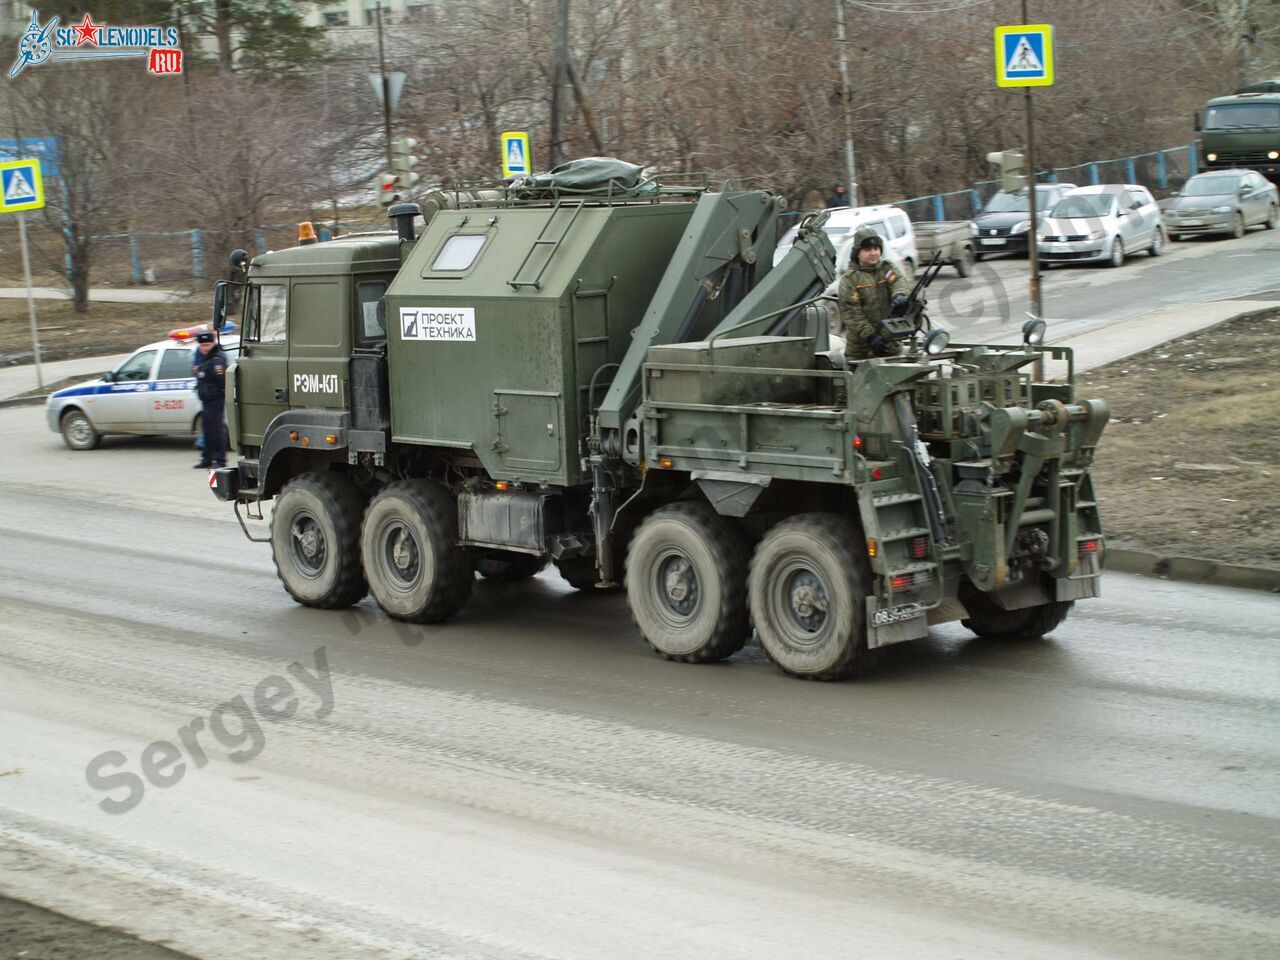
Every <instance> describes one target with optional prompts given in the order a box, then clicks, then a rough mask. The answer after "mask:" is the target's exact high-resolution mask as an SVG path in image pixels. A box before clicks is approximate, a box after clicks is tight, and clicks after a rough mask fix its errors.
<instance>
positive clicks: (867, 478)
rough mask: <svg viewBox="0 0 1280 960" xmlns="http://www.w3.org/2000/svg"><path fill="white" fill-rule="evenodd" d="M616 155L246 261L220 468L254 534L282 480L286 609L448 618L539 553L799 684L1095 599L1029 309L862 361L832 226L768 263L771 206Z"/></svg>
mask: <svg viewBox="0 0 1280 960" xmlns="http://www.w3.org/2000/svg"><path fill="white" fill-rule="evenodd" d="M587 169H588V170H590V169H591V166H590V164H588V165H587ZM618 169H621V170H623V174H619V173H618ZM618 169H614V168H611V167H607V166H606V170H607V171H608V172H609V173H611V174H613V175H612V176H605V177H602V178H598V179H599V180H600V183H593V182H588V183H587V184H586V185H585V186H584V185H583V182H582V179H581V178H579V179H578V180H577V181H576V182H574V181H572V180H571V179H570V178H569V177H559V176H550V177H543V178H541V179H540V180H538V181H536V182H531V183H526V184H524V185H523V186H521V185H516V186H510V185H508V186H506V187H503V188H501V189H497V190H489V191H464V190H458V191H454V192H452V193H450V194H437V195H433V196H432V197H431V198H430V199H429V201H428V202H426V206H427V207H428V209H429V213H428V215H427V216H426V218H425V221H426V222H425V228H424V229H423V230H422V232H421V234H420V235H419V234H417V224H418V219H419V216H420V209H419V207H418V206H417V205H413V204H403V205H399V206H397V207H394V208H392V210H391V211H390V213H391V216H392V219H393V220H395V221H396V224H397V229H396V231H395V232H388V233H381V234H370V235H358V236H349V237H345V238H342V239H339V240H334V241H331V242H328V243H323V244H312V245H307V246H299V247H295V248H293V249H288V250H280V251H276V252H269V253H266V254H264V255H261V256H258V257H256V258H254V259H253V261H252V263H251V264H250V263H248V262H247V257H246V256H244V255H243V254H239V255H238V256H237V257H234V258H233V262H235V263H238V264H239V265H240V268H241V269H242V271H243V281H242V282H241V284H239V285H241V286H243V293H244V305H243V317H242V323H243V327H242V330H243V336H242V350H241V355H240V360H239V362H238V363H237V364H236V365H235V367H234V369H233V371H232V373H231V377H230V384H231V387H230V389H231V396H232V401H233V402H232V409H233V416H232V417H231V418H230V421H231V428H232V431H233V437H232V443H233V446H234V447H235V449H236V450H237V451H238V453H239V458H240V459H239V462H238V464H237V465H236V466H235V467H230V468H226V469H221V470H217V471H214V472H213V473H212V474H211V477H210V485H211V486H212V487H213V489H214V492H215V494H216V495H217V496H218V497H220V498H221V499H224V500H229V501H233V502H234V503H235V508H236V513H237V516H238V517H240V520H241V524H242V526H243V527H244V528H245V532H246V535H248V536H250V537H251V538H252V537H253V532H252V531H253V527H252V526H251V525H248V524H246V523H245V517H246V516H250V517H253V518H255V519H264V516H263V512H262V511H263V507H262V505H263V503H264V502H266V501H268V500H274V508H273V510H272V513H271V517H270V538H269V539H270V542H271V546H272V552H273V555H274V559H275V564H276V568H277V570H278V572H279V576H280V579H281V581H282V582H283V584H284V587H285V589H286V590H287V591H288V592H289V594H290V595H292V596H293V598H294V599H295V600H297V601H298V602H299V603H302V604H305V605H308V606H313V607H325V608H341V607H347V606H350V605H351V604H354V603H356V602H357V601H359V600H360V599H361V598H362V597H364V596H365V595H366V593H368V594H371V595H372V597H373V599H374V600H375V601H376V602H377V604H378V605H379V606H380V607H381V608H382V609H383V610H384V611H385V612H386V613H387V614H388V615H389V616H391V617H394V618H396V619H400V620H405V621H411V622H416V623H433V622H437V621H442V620H445V619H447V618H448V617H450V616H452V615H453V614H455V613H457V612H458V611H459V610H460V609H461V608H462V606H463V605H464V604H465V603H466V602H467V600H468V597H469V596H470V594H471V592H472V587H473V584H474V581H475V576H476V572H477V570H478V571H479V572H480V573H481V574H483V575H484V576H488V577H495V578H503V579H518V578H524V577H529V576H532V575H534V574H535V573H537V572H538V571H539V570H540V569H542V568H543V567H544V566H545V565H546V564H547V563H548V562H550V563H554V564H555V566H556V568H557V569H558V571H559V573H560V574H561V575H562V576H563V577H564V579H565V580H567V581H568V582H569V583H570V584H571V585H572V586H574V587H576V588H579V589H584V590H585V589H607V588H614V587H619V586H623V585H625V589H626V594H627V600H628V603H629V605H630V609H631V612H632V614H633V616H634V619H635V622H636V624H637V625H638V628H639V630H640V632H641V633H642V634H643V636H644V637H645V639H646V640H647V641H648V642H649V643H650V644H651V645H652V647H653V648H654V650H656V651H657V652H658V653H659V654H661V655H662V656H664V657H667V658H669V659H673V660H680V661H686V662H690V663H699V662H708V661H715V660H721V659H724V658H726V657H729V656H731V655H732V654H733V653H735V652H736V651H738V650H739V649H741V648H742V646H743V645H744V644H745V643H746V642H747V640H748V639H749V637H750V635H751V632H752V629H753V628H754V630H755V632H756V634H757V635H758V637H759V640H760V642H761V644H762V645H763V647H764V649H765V650H766V651H767V653H768V655H769V656H770V657H771V658H772V659H773V661H774V662H775V663H776V664H777V665H778V666H779V667H780V668H781V669H782V670H783V671H785V672H787V673H789V674H792V675H795V676H798V677H806V678H812V679H817V680H835V679H840V678H845V677H849V676H853V675H856V674H859V673H861V672H863V671H864V670H865V669H866V668H867V667H869V666H870V665H871V664H872V663H873V661H874V660H875V659H876V657H877V654H878V653H879V651H880V650H881V649H882V648H883V647H885V646H887V645H889V644H893V643H898V642H900V641H905V640H910V639H912V638H916V637H922V636H924V635H925V634H926V632H927V630H928V627H929V625H930V624H934V623H941V622H945V621H951V620H963V621H964V623H965V624H966V625H967V626H968V627H969V628H970V629H972V630H973V631H975V632H976V633H978V634H981V635H984V636H993V637H1007V638H1034V637H1039V636H1041V635H1043V634H1045V633H1047V632H1048V631H1050V630H1052V629H1053V628H1054V627H1056V626H1057V625H1058V624H1059V623H1061V622H1062V620H1063V619H1064V618H1065V617H1066V616H1067V614H1068V611H1069V610H1070V609H1071V606H1072V604H1073V603H1074V601H1076V600H1078V599H1082V598H1086V597H1094V596H1097V595H1098V592H1099V579H1100V572H1101V566H1102V559H1103V545H1104V544H1103V537H1102V529H1101V525H1100V520H1099V515H1098V507H1097V500H1096V497H1095V495H1094V492H1093V482H1092V480H1091V478H1090V473H1089V468H1090V464H1091V462H1092V458H1093V455H1094V450H1095V447H1096V444H1097V442H1098V439H1099V435H1100V434H1101V432H1102V429H1103V425H1104V424H1105V422H1106V419H1107V409H1106V406H1105V404H1103V403H1102V402H1100V401H1096V400H1080V399H1077V398H1076V397H1075V395H1074V378H1073V377H1072V376H1068V377H1067V379H1066V382H1064V383H1035V382H1032V379H1031V376H1030V375H1029V373H1028V372H1027V370H1028V369H1029V368H1030V367H1031V366H1032V365H1033V363H1034V362H1035V361H1036V360H1037V359H1039V358H1043V357H1044V356H1045V355H1049V356H1051V357H1056V358H1059V359H1066V360H1067V361H1068V363H1069V362H1070V351H1068V350H1065V349H1061V348H1053V347H1045V346H1042V345H1039V344H1038V342H1037V341H1038V340H1039V339H1040V338H1042V336H1043V324H1042V323H1039V325H1038V326H1037V325H1035V324H1031V325H1029V329H1028V330H1027V338H1026V342H1024V343H1023V344H1021V345H1018V346H1013V347H1010V346H991V345H949V344H947V343H946V335H945V332H944V331H941V330H936V331H932V332H928V331H927V330H926V329H925V328H926V327H927V321H925V320H920V319H911V320H908V321H905V323H906V328H904V329H900V330H897V331H896V332H897V334H898V335H899V336H900V337H901V338H902V339H903V342H904V344H905V349H904V352H903V355H902V356H898V357H890V358H885V359H876V360H869V361H864V362H861V363H858V364H857V365H856V368H855V369H853V370H846V369H844V360H843V357H842V356H841V355H840V354H839V353H838V352H836V351H832V350H831V349H830V344H829V342H828V331H827V324H826V322H825V318H824V316H823V313H824V311H823V309H822V308H821V305H820V301H821V299H822V291H823V290H824V288H826V287H827V286H828V284H829V283H830V282H831V281H832V279H833V277H834V264H835V253H834V250H833V249H832V247H831V244H830V242H829V241H828V240H827V238H826V236H825V234H824V233H823V231H822V230H821V229H820V226H821V223H820V221H818V220H817V219H814V220H811V221H810V222H808V223H806V224H805V226H804V229H802V230H801V232H800V236H799V238H798V241H797V242H796V244H795V246H794V248H793V249H792V250H791V251H790V252H789V253H788V254H787V256H786V257H785V258H784V259H783V260H782V261H781V262H779V263H778V264H777V265H776V266H773V265H771V263H770V253H771V251H772V250H773V247H774V241H775V223H776V218H777V215H778V213H779V211H780V209H781V206H782V204H781V201H780V199H779V198H778V197H776V196H774V195H773V194H771V193H769V192H767V191H763V190H735V189H729V188H726V189H722V190H718V191H715V190H711V189H706V188H703V187H694V186H680V185H663V186H658V185H655V184H653V183H652V182H647V181H642V180H640V179H639V178H638V168H627V167H624V168H618ZM570 172H571V173H572V171H570ZM231 286H232V285H229V284H227V283H225V282H224V283H222V284H220V285H219V286H218V287H217V289H216V290H215V323H221V322H222V320H223V318H224V316H225V304H226V302H227V294H228V291H229V289H230V288H231ZM915 306H916V307H919V306H920V304H916V305H915ZM909 316H910V317H911V318H919V317H920V316H921V311H920V310H919V309H915V310H913V311H910V312H909ZM900 323H901V321H900ZM926 334H927V336H926ZM259 539H265V538H259Z"/></svg>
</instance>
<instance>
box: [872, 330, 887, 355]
mask: <svg viewBox="0 0 1280 960" xmlns="http://www.w3.org/2000/svg"><path fill="white" fill-rule="evenodd" d="M867 346H868V347H870V348H871V352H872V353H874V354H875V355H876V356H877V357H887V356H889V346H888V344H886V343H885V342H884V338H883V337H882V336H880V334H878V333H873V334H872V335H871V336H869V337H867Z"/></svg>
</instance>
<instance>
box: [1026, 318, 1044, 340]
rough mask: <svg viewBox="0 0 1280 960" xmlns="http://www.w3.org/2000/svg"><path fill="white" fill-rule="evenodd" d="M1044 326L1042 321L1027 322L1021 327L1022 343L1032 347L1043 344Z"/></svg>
mask: <svg viewBox="0 0 1280 960" xmlns="http://www.w3.org/2000/svg"><path fill="white" fill-rule="evenodd" d="M1046 326H1047V325H1046V324H1045V322H1044V321H1043V320H1037V319H1034V318H1033V319H1031V320H1028V321H1027V322H1026V323H1024V324H1023V325H1022V342H1023V343H1027V344H1032V345H1038V344H1041V343H1044V335H1045V330H1046Z"/></svg>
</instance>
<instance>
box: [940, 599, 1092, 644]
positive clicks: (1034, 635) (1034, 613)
mask: <svg viewBox="0 0 1280 960" xmlns="http://www.w3.org/2000/svg"><path fill="white" fill-rule="evenodd" d="M963 603H964V606H965V609H966V610H968V611H969V617H968V619H966V620H962V621H961V623H963V624H964V626H965V627H966V629H969V630H972V631H973V632H974V633H976V634H977V635H978V636H980V637H986V638H988V639H991V640H1039V639H1040V638H1041V637H1043V636H1044V635H1045V634H1046V633H1050V632H1052V631H1053V630H1055V629H1056V628H1057V627H1058V626H1060V625H1061V623H1062V621H1064V620H1066V619H1067V614H1069V613H1070V612H1071V607H1072V606H1073V605H1074V602H1073V601H1071V600H1057V601H1053V602H1051V603H1046V604H1043V605H1041V606H1038V607H1024V608H1023V609H1021V610H1006V609H1004V608H1003V607H1001V606H1000V605H999V604H997V603H996V602H995V601H994V600H992V599H991V598H989V597H988V596H986V594H983V593H980V592H977V591H975V592H973V593H971V594H969V595H967V596H966V597H965V598H964V600H963Z"/></svg>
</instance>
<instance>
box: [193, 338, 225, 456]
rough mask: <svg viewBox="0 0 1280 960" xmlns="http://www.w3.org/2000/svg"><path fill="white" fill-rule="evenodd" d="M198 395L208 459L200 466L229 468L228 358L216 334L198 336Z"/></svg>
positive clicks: (196, 372)
mask: <svg viewBox="0 0 1280 960" xmlns="http://www.w3.org/2000/svg"><path fill="white" fill-rule="evenodd" d="M192 370H193V371H194V372H195V375H196V395H197V396H198V397H199V398H200V423H201V426H202V427H203V429H204V456H203V457H201V459H200V462H199V463H197V464H196V467H197V468H199V467H205V468H208V467H225V466H226V465H227V438H226V434H225V433H224V432H223V420H224V419H225V416H226V395H227V390H226V384H227V355H226V354H225V353H223V352H222V347H220V346H218V341H217V338H216V337H215V336H214V335H213V334H212V333H207V332H206V333H200V334H197V335H196V362H195V366H193V367H192Z"/></svg>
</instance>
